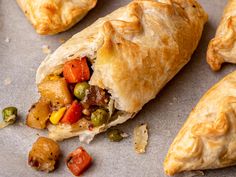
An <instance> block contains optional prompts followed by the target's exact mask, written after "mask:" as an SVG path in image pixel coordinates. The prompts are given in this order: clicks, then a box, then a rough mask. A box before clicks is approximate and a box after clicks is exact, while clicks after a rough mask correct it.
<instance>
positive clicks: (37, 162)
mask: <svg viewBox="0 0 236 177" xmlns="http://www.w3.org/2000/svg"><path fill="white" fill-rule="evenodd" d="M59 156H60V147H59V145H58V144H57V143H56V142H55V141H53V140H51V139H49V138H46V137H39V138H38V139H37V141H36V142H35V143H34V144H33V147H32V149H31V151H30V152H29V157H28V163H29V165H30V166H31V167H33V168H35V169H36V170H40V171H46V172H50V171H53V170H54V169H55V165H56V162H57V160H58V158H59Z"/></svg>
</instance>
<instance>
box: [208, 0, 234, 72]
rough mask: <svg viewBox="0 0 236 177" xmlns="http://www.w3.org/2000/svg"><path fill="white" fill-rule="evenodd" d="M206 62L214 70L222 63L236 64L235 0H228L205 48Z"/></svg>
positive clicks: (218, 68)
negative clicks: (217, 25)
mask: <svg viewBox="0 0 236 177" xmlns="http://www.w3.org/2000/svg"><path fill="white" fill-rule="evenodd" d="M207 62H208V64H209V65H210V67H211V69H212V70H214V71H217V70H220V68H221V65H222V64H223V63H226V62H227V63H234V64H236V0H229V1H228V4H227V6H226V7H225V10H224V14H223V17H222V19H221V22H220V25H219V27H218V29H217V32H216V35H215V38H213V39H212V40H211V41H210V43H209V46H208V50H207Z"/></svg>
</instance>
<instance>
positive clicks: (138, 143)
mask: <svg viewBox="0 0 236 177" xmlns="http://www.w3.org/2000/svg"><path fill="white" fill-rule="evenodd" d="M147 144H148V129H147V124H141V125H139V126H137V127H135V128H134V149H135V152H136V153H138V154H142V153H145V151H146V146H147Z"/></svg>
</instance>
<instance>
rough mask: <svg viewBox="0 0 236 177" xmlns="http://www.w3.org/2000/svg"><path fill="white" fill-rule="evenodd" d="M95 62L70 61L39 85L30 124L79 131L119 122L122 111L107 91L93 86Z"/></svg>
mask: <svg viewBox="0 0 236 177" xmlns="http://www.w3.org/2000/svg"><path fill="white" fill-rule="evenodd" d="M91 66H92V61H91V60H89V59H88V58H87V57H83V58H76V59H73V60H70V61H68V62H66V63H65V64H64V65H63V66H62V67H61V68H60V69H59V71H55V72H54V73H53V74H50V75H48V76H47V77H46V78H45V79H44V80H43V81H42V82H41V83H40V84H39V85H38V89H39V92H40V95H41V97H40V99H39V101H38V102H37V103H35V104H34V105H33V106H32V107H31V109H30V111H29V114H28V116H27V121H26V123H27V125H28V126H30V127H32V128H37V129H44V128H46V127H47V126H48V124H51V125H65V126H68V125H69V126H70V127H72V128H73V130H74V131H78V130H93V128H94V127H99V126H102V125H106V124H108V123H110V122H111V121H113V120H114V119H116V117H117V116H116V115H117V114H119V111H118V110H116V109H115V108H114V100H112V99H111V95H110V94H109V93H108V91H107V90H104V89H102V88H99V87H97V86H93V85H90V84H89V80H90V77H91V75H92V72H93V71H92V69H91Z"/></svg>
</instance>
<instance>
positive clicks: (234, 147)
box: [164, 71, 236, 175]
mask: <svg viewBox="0 0 236 177" xmlns="http://www.w3.org/2000/svg"><path fill="white" fill-rule="evenodd" d="M235 111H236V71H235V72H233V73H231V74H229V75H228V76H226V77H225V78H223V79H222V80H221V81H220V82H218V83H217V84H216V85H214V86H213V87H212V88H211V89H210V90H208V91H207V92H206V94H205V95H204V96H203V97H202V98H201V99H200V101H199V103H198V104H197V105H196V107H195V108H194V109H193V110H192V112H191V113H190V115H189V117H188V119H187V121H186V122H185V124H184V125H183V127H182V128H181V130H180V132H179V133H178V135H177V136H176V138H175V139H174V141H173V143H172V145H171V146H170V149H169V151H168V154H167V156H166V159H165V162H164V169H165V173H166V174H167V175H174V174H176V173H179V172H183V171H190V170H204V169H216V168H223V167H227V166H232V165H235V164H236V112H235Z"/></svg>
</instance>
